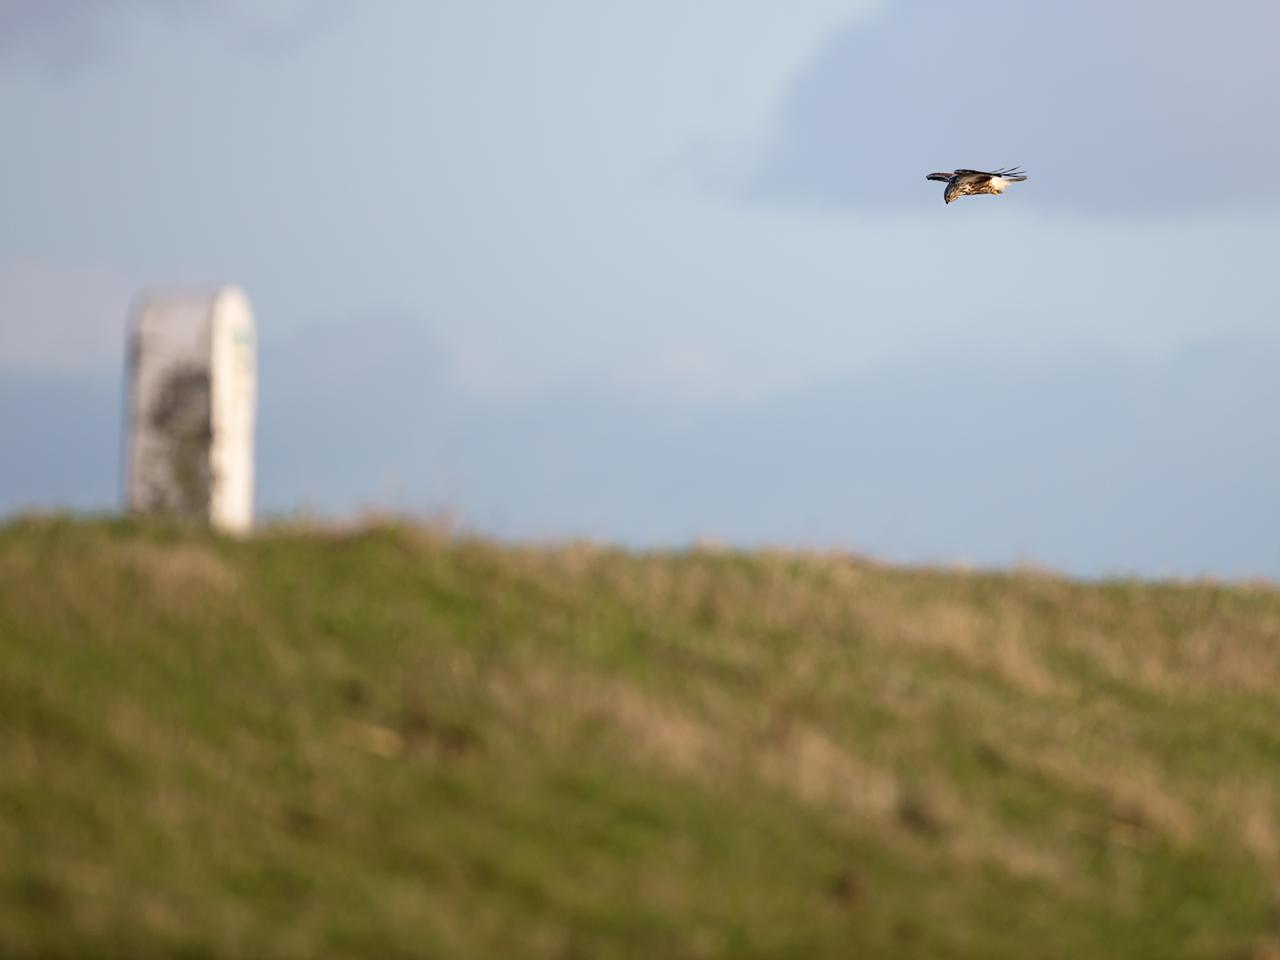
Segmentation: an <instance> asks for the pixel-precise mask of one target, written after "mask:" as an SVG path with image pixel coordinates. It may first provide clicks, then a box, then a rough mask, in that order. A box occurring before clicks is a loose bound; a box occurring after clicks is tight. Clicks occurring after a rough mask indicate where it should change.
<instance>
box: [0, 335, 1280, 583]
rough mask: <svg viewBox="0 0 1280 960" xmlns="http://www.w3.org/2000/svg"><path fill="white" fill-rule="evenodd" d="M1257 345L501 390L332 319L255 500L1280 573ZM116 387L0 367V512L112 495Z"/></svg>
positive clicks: (500, 528) (972, 556)
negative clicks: (764, 379) (820, 381)
mask: <svg viewBox="0 0 1280 960" xmlns="http://www.w3.org/2000/svg"><path fill="white" fill-rule="evenodd" d="M374 329H376V330H377V331H378V335H377V336H372V335H371V330H374ZM1277 367H1280V342H1276V341H1264V342H1257V341H1247V340H1238V339H1231V340H1223V341H1221V342H1217V343H1205V344H1202V345H1200V346H1199V347H1198V348H1197V349H1195V350H1194V351H1188V352H1185V353H1181V354H1178V355H1176V356H1173V357H1170V358H1169V359H1167V360H1166V361H1163V362H1161V363H1141V362H1134V361H1127V360H1121V359H1118V358H1111V359H1101V360H1099V359H1096V358H1083V357H1077V358H1064V359H1056V360H1046V361H1043V362H1039V363H1033V364H1029V365H1027V366H1026V367H1025V368H1022V369H1012V370H1011V369H1009V368H1008V367H995V366H992V365H991V364H990V363H989V362H985V361H983V360H981V359H973V358H970V359H966V358H964V357H957V356H945V357H935V358H917V359H915V360H912V361H910V362H907V363H903V364H901V365H899V366H896V367H885V368H882V369H880V370H878V371H873V372H871V373H868V374H866V375H864V376H861V377H856V378H848V379H843V380H839V381H835V382H831V383H828V384H825V385H822V386H818V387H814V388H811V389H805V390H803V391H800V392H796V393H794V394H792V395H789V396H784V397H779V398H775V399H773V400H770V401H769V402H767V403H762V404H760V405H758V406H755V407H751V408H723V407H721V408H713V407H704V408H700V409H695V408H690V407H687V406H670V407H658V406H652V405H650V406H639V405H635V404H632V403H629V402H626V401H624V400H622V399H619V398H618V397H616V396H614V395H611V394H610V393H609V392H608V391H604V390H597V391H594V392H593V391H588V390H576V391H565V392H564V393H562V394H559V395H549V396H544V397H542V398H540V399H536V400H533V401H520V402H511V403H503V402H496V401H495V402H483V401H479V400H477V399H475V398H472V397H467V396H464V395H461V394H459V393H458V392H457V391H455V390H453V389H451V388H450V387H449V386H448V385H447V383H448V381H447V378H446V377H445V375H444V370H443V365H442V364H441V363H440V362H439V360H438V353H437V352H436V351H435V349H434V347H433V345H432V343H431V342H430V340H429V339H428V338H426V337H424V336H423V335H422V334H421V333H419V332H417V331H416V330H415V329H414V328H413V327H412V326H411V325H402V326H398V325H394V324H368V323H366V324H360V325H356V326H350V327H343V326H339V327H333V328H330V329H329V330H327V331H312V332H310V333H309V334H308V336H307V338H306V340H305V343H302V342H298V341H281V340H276V341H270V340H269V341H267V342H266V343H264V346H263V357H262V372H263V380H262V397H261V414H260V444H259V450H260V453H259V491H260V502H261V505H262V506H263V507H264V508H265V510H266V511H267V512H276V513H279V512H286V513H287V512H292V511H296V510H298V509H300V508H309V509H311V510H314V511H317V512H320V513H324V514H330V515H349V514H351V513H353V512H355V511H357V510H359V509H361V508H364V507H374V508H379V507H381V508H392V509H406V510H416V511H428V510H431V509H433V508H434V509H450V510H456V511H457V512H458V514H459V515H460V516H461V518H462V519H463V520H464V521H465V522H467V523H469V524H473V525H475V526H477V527H479V528H480V529H482V530H487V531H489V532H494V533H497V534H500V535H504V536H518V537H528V536H554V537H564V536H572V535H583V536H590V537H594V538H598V539H607V540H621V541H624V542H629V543H633V544H683V543H688V542H689V541H690V540H691V539H693V538H696V537H699V536H707V537H712V538H718V539H721V540H725V541H729V542H734V543H739V544H751V543H766V542H772V543H778V544H790V545H810V546H813V545H817V546H838V547H844V548H848V549H854V550H860V551H866V552H870V553H872V554H875V555H879V556H883V557H888V558H891V559H897V560H911V561H920V560H944V561H964V562H972V563H978V564H989V565H1005V564H1008V563H1012V562H1015V561H1017V560H1019V559H1027V560H1033V561H1037V562H1040V563H1044V564H1046V565H1049V566H1052V567H1056V568H1059V569H1065V570H1068V571H1071V572H1074V573H1079V574H1086V575H1095V574H1107V573H1125V572H1139V573H1142V574H1145V575H1162V574H1178V575H1195V574H1202V573H1212V574H1217V575H1222V576H1232V577H1239V576H1254V575H1263V576H1268V577H1271V578H1276V579H1280V536H1277V535H1276V530H1275V524H1274V520H1275V517H1276V516H1277V509H1278V508H1280V493H1278V492H1277V491H1280V426H1277V421H1276V419H1275V411H1276V410H1277V409H1280V379H1277V378H1276V377H1275V375H1274V371H1275V370H1276V369H1277ZM120 398H121V393H120V384H119V382H118V379H113V380H111V381H110V382H106V381H104V382H101V383H99V384H96V385H93V384H84V383H80V384H78V385H77V384H69V383H67V382H61V381H60V382H54V381H50V380H41V379H33V378H26V379H23V378H17V377H10V376H6V377H5V378H3V379H2V380H0V449H4V450H6V451H8V453H7V456H6V465H5V469H4V470H3V471H0V514H3V513H5V512H8V511H12V510H14V509H17V508H20V507H22V506H24V505H31V504H41V505H49V504H61V505H68V506H73V507H77V508H81V509H114V507H115V505H116V503H117V502H118V491H119V482H118V477H119V454H120V435H119V424H120V422H121V415H120V409H121V400H120Z"/></svg>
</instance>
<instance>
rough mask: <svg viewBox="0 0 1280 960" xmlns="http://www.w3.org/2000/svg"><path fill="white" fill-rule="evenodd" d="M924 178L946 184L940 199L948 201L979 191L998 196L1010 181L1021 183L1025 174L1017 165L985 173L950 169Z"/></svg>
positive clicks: (969, 195)
mask: <svg viewBox="0 0 1280 960" xmlns="http://www.w3.org/2000/svg"><path fill="white" fill-rule="evenodd" d="M925 179H926V180H941V181H942V182H943V183H945V184H946V185H947V189H946V190H945V191H944V192H943V194H942V199H943V201H945V202H946V203H950V202H951V201H952V200H954V199H955V198H956V197H971V196H975V195H977V194H980V193H990V194H994V195H995V196H999V195H1000V194H1002V193H1004V191H1005V189H1006V188H1007V187H1008V186H1009V184H1011V183H1021V182H1022V181H1023V180H1025V179H1027V175H1026V174H1025V173H1023V172H1022V171H1021V170H1019V169H1018V168H1017V167H1004V168H1002V169H1000V170H995V171H993V172H991V173H987V172H985V171H982V170H952V171H951V172H950V173H931V174H929V176H927V177H925Z"/></svg>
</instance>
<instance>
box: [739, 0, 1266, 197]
mask: <svg viewBox="0 0 1280 960" xmlns="http://www.w3.org/2000/svg"><path fill="white" fill-rule="evenodd" d="M1278 36H1280V3H1276V2H1275V0H1217V2H1214V3H1192V2H1188V0H1124V2H1115V0H1070V2H1066V0H1051V2H1044V3H1041V2H1034V3H1029V2H1027V0H989V2H985V3H983V4H981V5H980V6H977V7H975V6H973V5H969V4H958V3H954V2H951V0H892V2H889V3H887V4H886V5H885V9H884V11H883V13H882V14H881V15H880V16H879V17H878V18H877V19H874V20H871V21H864V22H859V23H858V24H856V25H854V26H851V27H849V28H848V29H846V30H845V31H844V32H842V33H841V34H839V35H838V36H836V37H835V38H834V39H833V40H832V41H831V42H830V43H829V44H828V45H827V46H826V47H825V48H824V49H823V50H822V51H821V53H820V54H819V55H818V56H817V57H816V59H815V60H814V62H813V63H812V64H811V65H810V66H809V67H808V68H807V69H806V70H805V71H804V72H803V74H802V75H801V76H799V77H798V78H797V79H796V81H795V83H794V85H793V87H792V88H791V90H790V91H789V93H788V95H787V97H786V99H785V103H784V106H783V108H782V111H781V114H780V116H779V118H778V122H777V127H776V130H775V134H774V138H773V141H772V144H771V146H770V148H769V150H768V152H767V155H766V157H765V160H764V163H763V167H762V169H761V171H760V174H759V177H758V179H757V180H756V182H755V185H754V193H755V195H756V196H758V197H762V198H771V199H803V200H810V201H814V202H820V203H824V204H828V203H835V204H839V205H846V206H849V207H855V208H864V209H875V208H893V209H903V208H920V207H922V206H924V205H926V204H934V203H936V204H938V205H941V203H942V197H941V195H942V190H941V187H940V186H938V185H933V184H928V185H927V184H926V183H925V182H924V180H923V177H924V175H925V174H926V173H929V172H930V171H932V170H942V169H951V168H954V167H961V166H969V167H978V168H985V169H989V168H990V167H992V166H997V165H1013V164H1021V165H1023V166H1024V167H1026V168H1027V169H1028V170H1029V171H1030V172H1031V175H1032V181H1031V183H1030V184H1029V186H1028V188H1027V189H1018V188H1015V189H1016V192H1017V193H1018V194H1019V196H1018V202H1019V203H1025V204H1029V205H1035V206H1043V207H1045V208H1055V209H1059V210H1069V211H1079V212H1082V213H1087V214H1106V215H1130V214H1143V215H1151V214H1155V215H1160V214H1168V215H1178V214H1185V213H1187V212H1193V211H1205V210H1212V209H1220V208H1236V209H1246V210H1247V209H1256V208H1257V207H1258V206H1260V205H1273V204H1275V203H1276V201H1277V199H1280V179H1277V178H1276V177H1275V176H1274V175H1273V173H1274V171H1275V169H1276V168H1277V166H1278V164H1280V96H1278V95H1277V91H1280V56H1277V54H1276V49H1277V47H1276V44H1277V37H1278ZM995 202H1003V201H995Z"/></svg>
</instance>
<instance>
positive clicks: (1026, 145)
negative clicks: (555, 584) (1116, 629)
mask: <svg viewBox="0 0 1280 960" xmlns="http://www.w3.org/2000/svg"><path fill="white" fill-rule="evenodd" d="M984 11H985V15H984V17H983V18H981V19H977V18H972V17H968V16H966V15H965V14H964V8H961V7H956V6H955V5H951V4H943V3H941V2H933V0H791V2H789V3H788V4H785V5H783V4H778V3H775V2H765V0H755V2H751V0H702V2H700V3H698V4H691V3H687V2H677V0H654V2H648V3H644V4H624V3H616V4H602V3H599V2H589V0H542V2H540V3H538V4H530V3H523V2H518V0H425V2H420V0H383V2H379V3H371V4H362V5H356V4H348V3H340V2H337V0H276V2H260V0H17V2H11V3H8V4H6V5H4V6H3V7H0V78H2V79H3V83H2V84H0V110H2V111H3V115H4V116H5V117H6V118H7V126H8V132H9V135H8V137H7V138H6V141H7V142H6V151H5V154H4V156H3V157H2V158H0V171H3V173H4V176H5V180H6V182H7V183H8V185H9V189H8V190H7V191H6V194H7V199H6V209H5V215H4V216H3V217H0V448H3V449H4V450H6V451H7V454H6V456H5V463H4V464H3V466H0V512H11V511H15V510H19V509H26V508H32V507H35V508H54V509H56V508H70V509H79V510H103V509H112V508H114V507H115V506H116V504H117V502H118V498H119V462H118V461H119V448H120V439H119V429H120V420H121V401H120V397H121V389H122V387H121V382H120V378H121V365H122V354H123V330H124V319H125V315H126V313H127V310H128V304H129V301H130V298H131V297H132V296H133V295H134V293H135V292H136V291H138V290H139V289H145V288H151V287H157V286H160V287H169V286H174V285H182V284H194V285H205V284H208V283H215V282H235V283H238V284H240V285H242V286H243V287H244V288H245V289H246V291H247V292H248V293H249V295H250V297H251V298H252V300H253V302H254V305H255V308H256V311H257V314H258V320H259V326H260V331H261V336H262V347H261V350H262V356H261V377H262V383H261V393H262V397H261V410H260V418H259V428H260V437H261V443H260V448H259V472H260V483H259V500H260V505H261V507H262V511H263V512H264V513H267V514H280V513H291V512H295V511H299V510H306V511H312V512H321V513H327V514H334V515H338V516H344V515H349V514H351V513H354V512H357V511H359V510H361V509H364V508H385V509H397V510H405V511H414V512H430V511H440V510H446V511H450V512H452V513H454V514H455V515H457V516H458V517H460V518H461V520H462V521H463V522H464V523H466V524H468V525H470V526H473V527H477V528H479V529H481V530H484V531H488V532H492V533H495V534H498V535H502V536H512V537H568V536H589V537H593V538H598V539H606V540H619V541H623V542H627V543H634V544H655V543H660V544H668V543H674V544H683V543H688V542H690V541H692V540H694V539H697V538H707V539H713V540H718V541H723V542H731V543H742V544H753V543H761V542H768V543H775V544H786V545H795V546H818V547H840V548H846V549H850V550H857V551H861V552H865V553H869V554H872V555H875V556H880V557H884V558H887V559H892V560H905V561H942V562H958V563H972V564H982V565H1005V564H1010V563H1015V562H1020V561H1030V562H1035V563H1039V564H1043V565H1046V566H1050V567H1054V568H1059V569H1064V570H1068V571H1071V572H1074V573H1080V574H1088V575H1094V574H1107V573H1130V572H1136V573H1140V574H1144V575H1152V576H1158V575H1166V574H1176V575H1200V574H1211V575H1217V576H1227V577H1248V576H1268V577H1273V578H1275V577H1280V523H1278V522H1277V517H1278V516H1280V512H1278V508H1280V442H1278V441H1280V428H1277V426H1276V422H1277V421H1276V417H1275V412H1276V410H1277V409H1280V388H1278V387H1277V386H1276V382H1277V378H1276V377H1275V376H1274V371H1275V370H1276V369H1277V367H1278V366H1280V363H1278V361H1280V334H1278V333H1277V324H1276V318H1277V316H1280V310H1278V309H1277V308H1278V307H1280V285H1277V283H1276V281H1275V275H1276V269H1275V266H1274V262H1275V259H1276V257H1275V251H1276V250H1277V249H1280V221H1278V219H1277V214H1278V213H1280V181H1276V180H1275V179H1273V178H1272V177H1271V176H1270V171H1272V170H1274V169H1276V167H1277V162H1278V161H1280V123H1277V120H1280V117H1278V116H1277V113H1278V112H1280V107H1278V106H1277V101H1276V98H1275V97H1274V91H1275V90H1276V89H1280V63H1277V60H1276V58H1275V57H1274V56H1272V54H1271V48H1270V41H1269V38H1272V37H1274V36H1275V35H1276V32H1277V27H1280V8H1276V7H1275V6H1274V5H1273V4H1269V3H1264V2H1262V0H1225V2H1222V3H1220V4H1217V5H1215V6H1214V16H1213V17H1212V18H1206V17H1205V16H1204V11H1205V8H1204V6H1203V4H1199V3H1189V2H1187V3H1182V2H1162V3H1156V2H1155V0H1131V2H1128V3H1126V4H1107V3H1103V2H1101V0H1078V2H1072V3H1056V2H1050V3H1040V4H1026V3H1020V2H1015V0H993V2H992V3H990V4H988V5H986V7H984ZM1001 164H1022V165H1024V166H1025V167H1026V168H1027V169H1028V170H1029V171H1030V173H1031V180H1030V181H1029V182H1028V183H1026V184H1025V185H1020V186H1018V187H1015V188H1013V189H1011V190H1010V192H1009V193H1008V194H1007V195H1006V196H1004V197H1001V198H986V197H982V198H974V199H970V200H966V201H964V202H961V203H956V204H952V205H951V206H949V207H946V206H944V205H943V203H942V199H941V185H939V184H932V183H927V182H926V181H925V180H924V174H925V173H928V172H930V171H932V170H936V169H945V168H949V167H953V166H979V167H981V166H987V165H991V166H994V165H1001Z"/></svg>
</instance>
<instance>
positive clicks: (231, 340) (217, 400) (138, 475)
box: [126, 287, 257, 534]
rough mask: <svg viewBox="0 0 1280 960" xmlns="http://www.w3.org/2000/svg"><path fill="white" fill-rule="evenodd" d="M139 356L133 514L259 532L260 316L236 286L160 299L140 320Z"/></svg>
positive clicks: (136, 330) (134, 365) (131, 459)
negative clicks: (257, 415) (257, 338)
mask: <svg viewBox="0 0 1280 960" xmlns="http://www.w3.org/2000/svg"><path fill="white" fill-rule="evenodd" d="M131 336H132V340H131V342H130V347H129V381H130V417H129V452H128V480H127V493H126V499H127V503H128V508H129V509H130V510H132V511H135V512H138V513H165V514H170V515H175V516H181V517H188V518H193V519H200V520H204V521H206V522H208V523H210V524H211V525H212V526H213V527H214V528H215V529H218V530H222V531H225V532H227V533H234V534H244V533H247V532H248V531H249V530H250V529H251V528H252V526H253V426H254V411H255V405H256V392H257V380H256V358H255V334H254V323H253V311H252V310H251V309H250V307H249V301H248V299H247V298H246V297H245V295H244V294H243V293H242V292H241V291H240V290H239V289H237V288H235V287H226V288H224V289H222V290H219V291H218V292H217V293H215V294H213V295H212V296H202V297H193V296H158V297H151V298H148V299H146V300H144V301H142V302H141V304H140V306H139V307H138V309H137V310H136V312H135V313H134V317H133V329H132V333H131Z"/></svg>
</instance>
